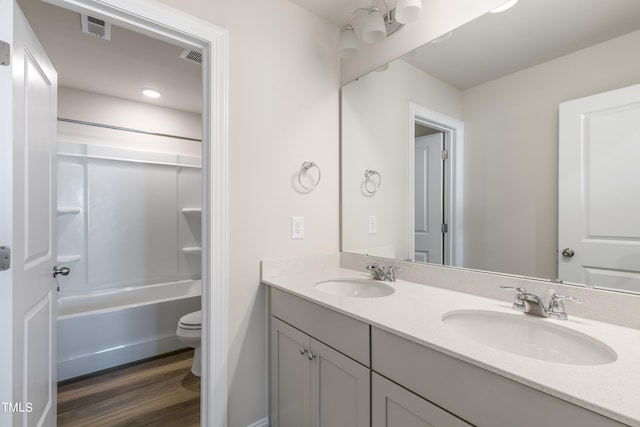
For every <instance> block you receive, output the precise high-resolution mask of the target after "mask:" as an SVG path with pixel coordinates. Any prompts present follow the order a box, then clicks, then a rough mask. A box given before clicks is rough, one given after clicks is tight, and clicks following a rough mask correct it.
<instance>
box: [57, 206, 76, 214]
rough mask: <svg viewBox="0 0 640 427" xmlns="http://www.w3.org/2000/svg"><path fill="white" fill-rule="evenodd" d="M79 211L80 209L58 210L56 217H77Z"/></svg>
mask: <svg viewBox="0 0 640 427" xmlns="http://www.w3.org/2000/svg"><path fill="white" fill-rule="evenodd" d="M81 211H82V209H80V208H58V215H77V214H79V213H80V212H81Z"/></svg>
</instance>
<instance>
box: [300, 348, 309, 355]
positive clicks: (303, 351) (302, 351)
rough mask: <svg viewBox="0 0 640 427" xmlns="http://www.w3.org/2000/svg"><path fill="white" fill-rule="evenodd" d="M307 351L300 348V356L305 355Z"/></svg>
mask: <svg viewBox="0 0 640 427" xmlns="http://www.w3.org/2000/svg"><path fill="white" fill-rule="evenodd" d="M307 351H309V350H308V349H306V348H304V347H300V354H305V353H306V352H307Z"/></svg>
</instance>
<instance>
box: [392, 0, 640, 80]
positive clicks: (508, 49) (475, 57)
mask: <svg viewBox="0 0 640 427" xmlns="http://www.w3.org/2000/svg"><path fill="white" fill-rule="evenodd" d="M637 30H640V1H638V0H606V1H603V0H579V1H576V0H520V1H519V2H518V3H517V4H516V6H515V7H513V8H512V9H509V10H507V11H506V12H503V13H497V14H491V13H487V14H486V15H484V16H482V17H480V18H478V19H475V20H474V21H471V22H470V23H468V24H465V25H463V26H462V27H460V28H458V29H456V30H454V31H453V33H452V35H451V38H449V39H448V40H446V41H444V42H442V43H428V44H426V45H424V46H423V47H421V48H419V49H417V50H416V52H414V53H413V54H412V55H407V56H405V57H404V58H403V60H405V61H406V62H408V63H410V64H412V65H414V66H415V67H417V68H420V69H422V70H424V71H426V72H427V73H429V74H431V75H432V76H434V77H436V78H438V79H440V80H442V81H444V82H447V83H449V84H450V85H452V86H454V87H456V88H458V89H460V90H464V89H468V88H471V87H474V86H476V85H478V84H481V83H484V82H487V81H491V80H494V79H496V78H499V77H502V76H505V75H508V74H511V73H514V72H516V71H519V70H523V69H526V68H529V67H531V66H534V65H536V64H540V63H543V62H546V61H550V60H552V59H555V58H559V57H561V56H564V55H567V54H569V53H572V52H575V51H577V50H580V49H584V48H586V47H589V46H593V45H595V44H598V43H601V42H604V41H607V40H610V39H613V38H615V37H619V36H622V35H624V34H627V33H630V32H632V31H637Z"/></svg>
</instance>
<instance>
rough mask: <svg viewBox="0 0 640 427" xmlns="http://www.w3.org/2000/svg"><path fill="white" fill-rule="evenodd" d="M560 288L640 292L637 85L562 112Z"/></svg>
mask: <svg viewBox="0 0 640 427" xmlns="http://www.w3.org/2000/svg"><path fill="white" fill-rule="evenodd" d="M559 162H560V163H559V168H560V170H559V224H558V225H559V233H558V235H559V242H558V243H559V251H558V252H559V253H558V258H559V265H558V276H559V278H561V279H562V280H564V281H570V282H577V283H586V284H588V285H595V286H598V287H605V288H611V289H619V290H625V291H635V292H640V85H635V86H630V87H627V88H623V89H618V90H614V91H611V92H605V93H602V94H598V95H594V96H589V97H586V98H581V99H577V100H574V101H569V102H566V103H563V104H560V147H559Z"/></svg>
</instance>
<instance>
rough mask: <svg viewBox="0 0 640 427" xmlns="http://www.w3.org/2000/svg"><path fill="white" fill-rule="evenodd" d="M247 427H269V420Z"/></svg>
mask: <svg viewBox="0 0 640 427" xmlns="http://www.w3.org/2000/svg"><path fill="white" fill-rule="evenodd" d="M247 427H269V418H263V419H261V420H259V421H256V422H255V423H253V424H250V425H248V426H247Z"/></svg>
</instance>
